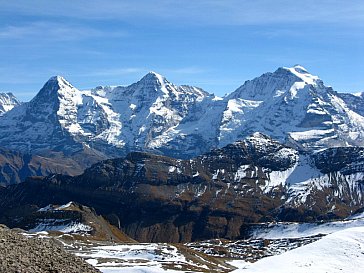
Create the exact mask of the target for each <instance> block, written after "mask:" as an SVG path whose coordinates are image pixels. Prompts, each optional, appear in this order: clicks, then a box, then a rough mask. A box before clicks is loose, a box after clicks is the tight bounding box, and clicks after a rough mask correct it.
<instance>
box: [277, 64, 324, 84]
mask: <svg viewBox="0 0 364 273" xmlns="http://www.w3.org/2000/svg"><path fill="white" fill-rule="evenodd" d="M283 69H286V70H287V71H289V72H290V73H292V74H293V75H295V76H296V77H298V78H300V79H301V80H302V81H304V82H305V83H307V84H312V85H317V83H318V82H319V81H320V82H321V80H320V78H319V77H318V76H314V75H312V74H310V73H309V72H308V71H307V69H306V68H304V67H303V66H301V65H295V66H293V67H283Z"/></svg>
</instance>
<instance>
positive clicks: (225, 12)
mask: <svg viewBox="0 0 364 273" xmlns="http://www.w3.org/2000/svg"><path fill="white" fill-rule="evenodd" d="M363 49H364V1H362V0H351V1H337V0H320V1H317V0H306V1H293V0H290V1H288V0H275V1H271V0H255V1H251V0H249V1H245V0H240V1H238V0H223V1H222V0H201V1H198V0H195V1H188V0H174V1H167V0H155V1H147V0H142V1H138V0H134V1H123V0H119V1H116V0H95V1H92V0H87V1H86V0H72V1H69V0H62V1H60V0H52V1H49V0H32V1H29V0H19V1H17V0H13V1H8V0H0V90H1V91H12V92H13V93H14V94H15V95H17V96H18V97H19V98H20V99H22V100H23V101H26V100H29V99H31V98H32V97H33V96H34V95H35V94H36V93H37V91H38V90H39V89H40V88H41V87H42V85H43V84H44V82H45V81H47V79H48V78H50V77H51V76H52V75H63V76H64V77H65V78H66V79H68V80H69V81H70V82H71V83H72V84H73V85H75V86H76V87H77V88H80V89H86V88H92V87H95V86H97V85H119V84H121V85H126V84H130V83H133V82H136V81H137V80H138V79H140V78H141V77H142V76H143V75H144V74H146V73H147V72H148V71H151V70H153V71H156V72H158V73H160V74H162V75H164V76H166V78H167V79H168V80H170V81H171V82H173V83H176V84H191V85H196V86H199V87H202V88H204V89H205V90H207V91H209V92H211V93H215V94H217V95H223V94H225V93H228V92H232V91H234V90H235V89H236V88H237V87H238V86H240V85H241V84H243V83H244V81H245V80H248V79H251V78H253V77H256V76H259V75H261V74H262V73H264V72H267V71H274V70H275V69H276V68H278V67H280V66H292V65H295V64H301V65H303V66H305V67H306V68H307V69H308V70H309V71H310V72H311V73H312V74H316V75H319V76H320V77H321V78H322V79H323V80H324V82H325V83H326V84H328V85H331V86H333V87H334V89H335V90H338V91H342V92H344V91H345V92H358V91H364V54H363Z"/></svg>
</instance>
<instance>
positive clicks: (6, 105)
mask: <svg viewBox="0 0 364 273" xmlns="http://www.w3.org/2000/svg"><path fill="white" fill-rule="evenodd" d="M20 104H21V103H20V101H19V100H18V99H17V98H16V97H15V96H14V95H13V94H12V93H0V116H2V115H3V114H4V113H5V112H7V111H10V110H11V109H13V108H14V107H15V106H18V105H20Z"/></svg>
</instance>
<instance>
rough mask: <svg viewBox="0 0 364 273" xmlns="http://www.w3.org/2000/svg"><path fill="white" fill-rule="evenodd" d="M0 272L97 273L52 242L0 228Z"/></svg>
mask: <svg viewBox="0 0 364 273" xmlns="http://www.w3.org/2000/svg"><path fill="white" fill-rule="evenodd" d="M0 249H1V252H0V272H7V273H61V272H62V273H79V272H84V273H96V272H100V271H99V270H97V269H95V268H93V267H92V266H91V265H89V264H88V263H86V262H85V261H84V260H83V259H81V258H79V257H77V256H74V255H72V254H70V253H68V252H66V251H65V250H64V249H63V247H62V246H61V245H60V244H59V243H56V241H53V240H47V239H37V238H27V237H25V236H24V235H21V234H19V233H17V232H15V231H12V230H10V229H8V228H6V227H5V226H1V227H0Z"/></svg>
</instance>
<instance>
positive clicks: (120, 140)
mask: <svg viewBox="0 0 364 273" xmlns="http://www.w3.org/2000/svg"><path fill="white" fill-rule="evenodd" d="M7 100H8V99H7ZM0 102H1V98H0ZM363 105H364V98H363V96H354V95H351V94H339V93H337V92H335V91H334V90H333V89H332V88H331V87H328V86H325V85H324V83H323V81H322V80H321V79H319V78H318V77H317V76H313V75H311V74H310V73H309V72H307V70H305V69H304V68H303V67H302V66H294V67H291V68H279V69H277V70H276V71H275V72H273V73H265V74H263V75H262V76H260V77H257V78H255V79H253V80H251V81H247V82H245V83H244V84H243V85H242V86H241V87H239V88H238V89H237V90H236V91H234V92H232V93H231V94H230V95H227V96H225V97H224V98H219V97H216V96H214V95H212V94H209V93H207V92H205V91H203V90H202V89H200V88H197V87H192V86H186V85H182V86H177V85H174V84H172V83H170V82H169V81H168V80H167V79H166V78H165V77H163V76H161V75H159V74H157V73H155V72H150V73H148V74H147V75H145V76H144V77H143V78H142V79H141V80H140V81H138V82H137V83H134V84H131V85H129V86H117V87H110V86H105V87H97V88H95V89H92V90H83V91H81V90H78V89H77V88H75V87H74V86H72V85H71V84H70V83H69V82H67V81H66V80H65V79H64V78H62V77H59V76H56V77H52V78H51V79H50V80H49V81H48V82H47V83H46V84H45V85H44V87H43V88H42V89H41V90H40V91H39V93H38V94H37V96H36V97H35V98H33V100H32V101H30V102H29V103H25V104H23V105H20V106H19V107H16V109H14V110H12V111H9V112H7V113H6V114H4V116H3V117H2V118H1V119H0V146H5V145H6V146H7V147H8V148H11V149H15V150H19V151H22V152H31V153H36V152H39V151H40V150H42V149H43V150H44V149H53V150H55V149H56V150H57V149H62V147H63V149H69V150H71V151H74V150H75V146H77V145H79V146H80V145H81V146H82V145H83V146H87V147H91V148H93V149H95V150H97V151H99V152H102V153H104V154H106V155H107V156H120V155H125V154H126V153H128V152H129V151H136V150H144V151H146V150H147V151H155V152H157V153H163V154H165V155H170V156H173V157H185V158H186V157H193V156H196V155H199V154H202V153H204V152H207V151H209V150H211V149H212V148H214V147H223V146H225V145H227V144H229V143H232V142H234V141H236V140H238V139H241V138H244V137H246V136H249V135H251V134H252V133H254V132H261V133H265V134H267V135H269V136H271V137H273V138H276V139H278V140H280V141H281V142H285V143H290V144H291V145H294V146H295V147H297V148H299V149H303V150H309V151H312V150H317V149H322V148H327V147H333V146H350V145H359V146H362V145H363V144H364V125H363V124H364V117H363V113H364V109H363ZM4 107H6V110H9V109H10V108H11V105H10V104H6V103H5V104H4ZM1 111H2V110H1V109H0V114H1V113H2V112H1ZM64 147H66V148H64ZM77 149H79V147H78V148H77ZM77 149H76V150H77Z"/></svg>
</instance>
